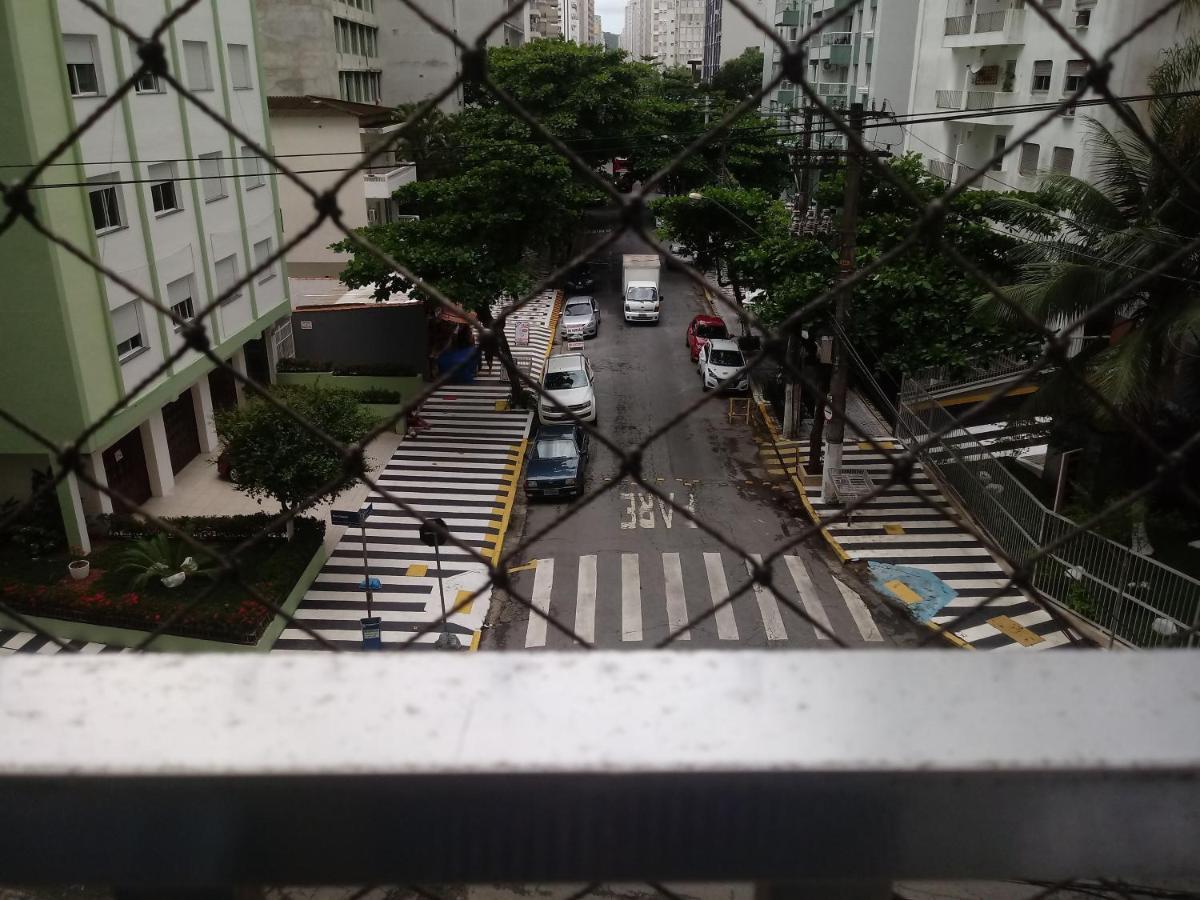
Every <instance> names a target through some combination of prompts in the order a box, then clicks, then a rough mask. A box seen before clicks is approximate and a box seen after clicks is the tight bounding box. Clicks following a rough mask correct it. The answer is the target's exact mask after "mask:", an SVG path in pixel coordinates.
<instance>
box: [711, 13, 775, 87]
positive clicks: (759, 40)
mask: <svg viewBox="0 0 1200 900" xmlns="http://www.w3.org/2000/svg"><path fill="white" fill-rule="evenodd" d="M746 5H747V6H748V7H749V8H750V11H751V12H753V13H754V15H755V16H757V17H758V20H759V21H760V22H762V23H763V25H759V24H758V23H757V22H755V21H753V20H752V19H750V18H749V17H748V16H747V15H746V14H745V13H744V12H742V11H741V10H740V9H738V8H737V7H736V6H734V5H733V4H732V3H726V2H725V0H706V3H705V9H704V68H703V70H702V72H701V77H702V78H703V79H704V80H705V81H708V80H710V79H711V78H712V77H713V76H714V75H716V74H717V70H718V69H719V68H721V65H722V63H727V62H729V60H731V59H737V58H738V57H739V56H741V55H742V53H744V52H745V51H746V50H749V49H750V48H751V47H760V48H761V47H762V46H763V44H764V41H765V38H766V36H765V34H764V33H763V26H767V27H769V26H770V22H771V18H770V12H769V11H768V9H767V0H748V2H747V3H746Z"/></svg>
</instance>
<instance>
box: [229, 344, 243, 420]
mask: <svg viewBox="0 0 1200 900" xmlns="http://www.w3.org/2000/svg"><path fill="white" fill-rule="evenodd" d="M229 365H230V366H232V367H233V371H235V372H237V373H238V374H239V375H241V376H242V377H243V378H245V377H246V351H245V350H243V349H242V348H241V347H238V349H237V350H235V351H234V353H233V356H231V357H229ZM234 384H235V385H236V387H237V398H238V406H241V405H242V404H243V403H245V402H246V396H245V392H246V386H245V385H244V384H242V383H241V382H240V381H236V380H235V381H234Z"/></svg>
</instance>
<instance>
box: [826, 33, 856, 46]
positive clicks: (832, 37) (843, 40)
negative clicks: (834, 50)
mask: <svg viewBox="0 0 1200 900" xmlns="http://www.w3.org/2000/svg"><path fill="white" fill-rule="evenodd" d="M853 37H854V33H853V32H850V31H826V32H823V33H822V34H821V46H822V47H834V46H849V45H850V42H851V40H852V39H853Z"/></svg>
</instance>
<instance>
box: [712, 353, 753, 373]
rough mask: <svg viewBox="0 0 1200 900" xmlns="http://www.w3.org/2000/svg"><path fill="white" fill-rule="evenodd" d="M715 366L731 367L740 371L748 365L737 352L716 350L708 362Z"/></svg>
mask: <svg viewBox="0 0 1200 900" xmlns="http://www.w3.org/2000/svg"><path fill="white" fill-rule="evenodd" d="M708 361H709V362H710V363H712V364H713V365H714V366H729V367H731V368H738V369H740V368H741V367H742V366H744V365H745V364H746V361H745V360H744V359H742V354H741V353H740V352H738V351H737V350H714V351H713V352H712V356H711V357H709V360H708Z"/></svg>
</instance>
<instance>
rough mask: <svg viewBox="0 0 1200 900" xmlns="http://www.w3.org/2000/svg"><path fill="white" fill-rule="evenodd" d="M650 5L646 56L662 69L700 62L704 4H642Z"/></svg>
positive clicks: (681, 0) (663, 0) (656, 0)
mask: <svg viewBox="0 0 1200 900" xmlns="http://www.w3.org/2000/svg"><path fill="white" fill-rule="evenodd" d="M646 2H648V3H652V4H653V7H652V14H651V23H650V29H651V45H650V53H651V54H652V55H653V56H654V57H655V62H656V63H658V64H659V65H661V66H663V67H664V68H674V67H676V66H686V65H690V64H692V63H696V64H699V63H701V62H702V61H703V59H704V13H705V2H706V0H646Z"/></svg>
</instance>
